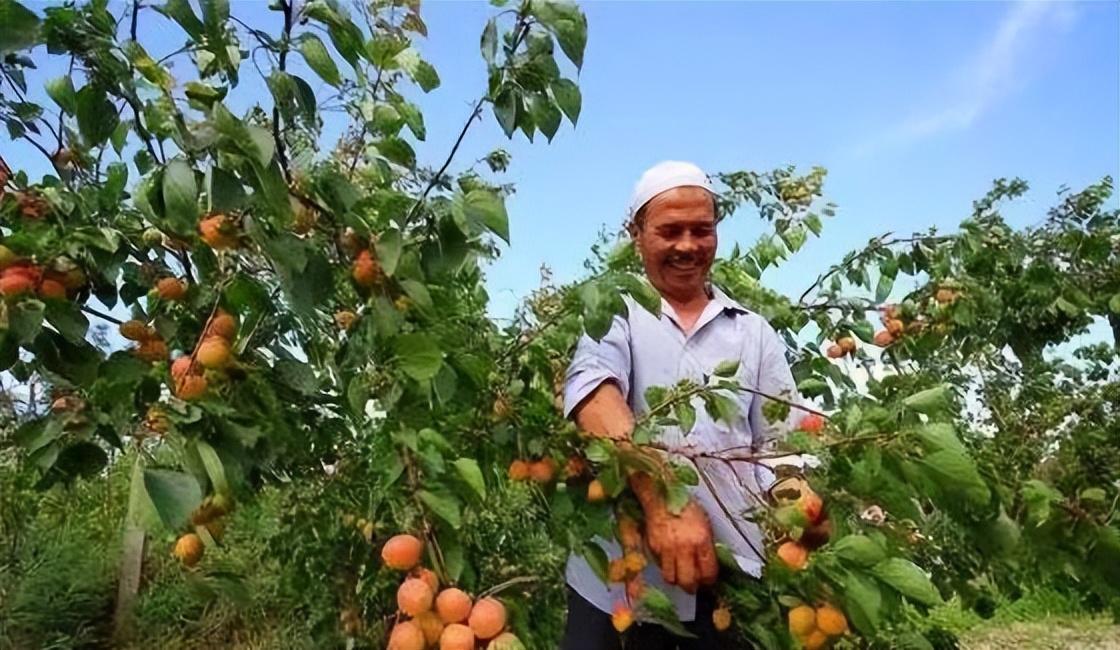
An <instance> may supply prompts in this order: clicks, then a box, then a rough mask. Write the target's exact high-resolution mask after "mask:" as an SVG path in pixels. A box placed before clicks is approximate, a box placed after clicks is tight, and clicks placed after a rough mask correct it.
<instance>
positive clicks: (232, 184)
mask: <svg viewBox="0 0 1120 650" xmlns="http://www.w3.org/2000/svg"><path fill="white" fill-rule="evenodd" d="M206 176H207V178H206V187H207V190H206V193H207V199H208V200H209V201H210V210H212V211H214V212H220V213H222V214H230V213H232V212H234V211H236V210H240V209H242V208H244V207H245V200H246V195H245V186H244V185H242V184H241V181H240V180H239V179H238V178H237V177H236V176H234V175H233V174H232V173H230V172H228V171H226V170H224V169H222V168H220V167H211V168H210V169H209V170H207V172H206ZM192 178H193V176H192Z"/></svg>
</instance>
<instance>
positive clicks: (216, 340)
mask: <svg viewBox="0 0 1120 650" xmlns="http://www.w3.org/2000/svg"><path fill="white" fill-rule="evenodd" d="M230 358H231V354H230V345H229V341H227V340H225V339H223V338H221V337H219V336H211V337H208V338H206V339H205V340H204V341H203V342H202V343H201V344H200V345H199V346H198V351H197V352H196V353H195V359H196V360H197V361H198V362H199V363H200V364H202V367H203V368H209V369H212V370H213V369H219V368H225V367H226V366H228V365H229V362H230Z"/></svg>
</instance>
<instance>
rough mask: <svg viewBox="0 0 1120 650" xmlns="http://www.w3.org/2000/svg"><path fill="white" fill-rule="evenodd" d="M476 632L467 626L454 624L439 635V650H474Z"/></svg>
mask: <svg viewBox="0 0 1120 650" xmlns="http://www.w3.org/2000/svg"><path fill="white" fill-rule="evenodd" d="M474 642H475V635H474V631H473V630H471V628H469V627H467V626H466V625H462V624H460V623H452V624H451V625H448V626H447V627H445V628H443V634H440V635H439V650H474Z"/></svg>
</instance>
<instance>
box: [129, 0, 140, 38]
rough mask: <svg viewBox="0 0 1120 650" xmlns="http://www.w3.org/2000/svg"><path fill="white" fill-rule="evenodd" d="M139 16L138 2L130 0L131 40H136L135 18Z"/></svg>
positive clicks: (137, 0) (138, 0)
mask: <svg viewBox="0 0 1120 650" xmlns="http://www.w3.org/2000/svg"><path fill="white" fill-rule="evenodd" d="M139 14H140V0H132V29H131V30H130V32H131V34H132V40H134V41H135V40H136V22H137V20H136V19H137V16H138V15H139Z"/></svg>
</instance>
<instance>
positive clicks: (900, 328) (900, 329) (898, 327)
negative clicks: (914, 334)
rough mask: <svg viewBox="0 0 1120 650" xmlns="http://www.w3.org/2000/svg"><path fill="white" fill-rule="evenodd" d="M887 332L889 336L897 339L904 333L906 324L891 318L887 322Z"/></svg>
mask: <svg viewBox="0 0 1120 650" xmlns="http://www.w3.org/2000/svg"><path fill="white" fill-rule="evenodd" d="M887 331H888V332H890V333H891V336H893V337H895V338H898V337H900V336H902V335H903V334H905V333H906V324H905V323H903V322H902V321H900V320H899V319H897V318H892V319H890V320H889V321H887Z"/></svg>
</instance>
